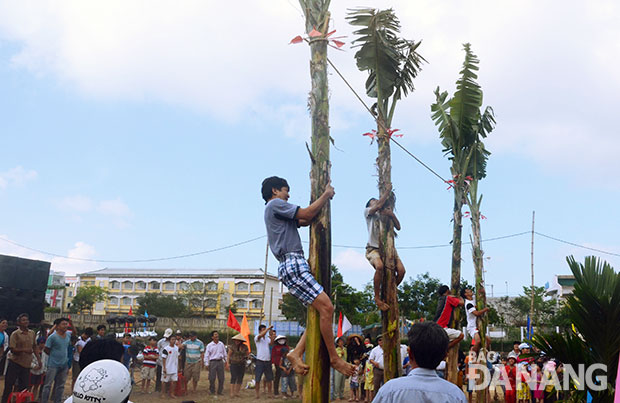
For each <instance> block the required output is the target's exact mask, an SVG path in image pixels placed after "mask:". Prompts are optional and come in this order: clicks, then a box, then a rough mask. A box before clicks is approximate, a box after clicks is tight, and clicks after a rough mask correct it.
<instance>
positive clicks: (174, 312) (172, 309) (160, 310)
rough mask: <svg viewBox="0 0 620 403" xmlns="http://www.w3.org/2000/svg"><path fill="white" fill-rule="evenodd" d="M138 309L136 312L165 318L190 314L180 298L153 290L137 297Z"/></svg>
mask: <svg viewBox="0 0 620 403" xmlns="http://www.w3.org/2000/svg"><path fill="white" fill-rule="evenodd" d="M137 302H138V309H137V310H136V313H138V314H144V311H147V312H148V313H149V315H155V316H161V317H165V318H183V317H188V316H190V311H189V309H188V308H187V306H186V305H185V304H184V303H183V300H182V299H179V298H175V297H174V296H172V295H163V294H159V293H154V292H147V293H146V294H144V295H141V296H139V297H138V299H137Z"/></svg>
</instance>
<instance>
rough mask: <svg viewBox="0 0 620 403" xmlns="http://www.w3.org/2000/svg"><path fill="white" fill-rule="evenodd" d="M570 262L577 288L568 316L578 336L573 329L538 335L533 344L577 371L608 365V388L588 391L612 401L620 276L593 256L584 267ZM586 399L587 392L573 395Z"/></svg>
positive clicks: (619, 340) (569, 301)
mask: <svg viewBox="0 0 620 403" xmlns="http://www.w3.org/2000/svg"><path fill="white" fill-rule="evenodd" d="M567 261H568V265H569V266H570V269H571V271H572V272H573V275H574V276H575V289H574V291H573V294H572V295H570V296H568V297H567V299H566V305H565V306H566V314H567V316H568V317H569V318H570V321H571V322H572V323H573V324H574V325H575V328H576V329H577V332H578V334H574V333H573V332H572V331H570V330H569V331H566V332H565V333H558V334H554V333H551V334H537V335H535V337H534V338H533V340H532V343H533V344H534V345H535V346H537V347H538V348H540V349H541V350H543V351H545V352H546V353H547V355H549V356H551V357H555V358H557V359H559V360H560V361H562V362H564V363H566V364H571V365H573V366H575V368H576V366H577V365H579V364H585V365H586V368H587V367H588V366H589V365H592V364H595V363H601V364H604V365H606V366H607V374H606V375H607V381H608V389H607V390H604V391H601V392H597V391H592V390H590V391H589V392H590V393H591V394H592V397H593V400H594V401H599V402H611V401H613V396H614V391H613V386H614V385H615V381H616V374H617V369H618V354H619V352H620V273H616V272H615V271H614V269H613V268H612V267H611V266H610V265H609V264H608V263H607V262H604V261H601V260H600V259H598V258H596V257H594V256H589V257H586V258H585V263H584V264H581V263H577V262H576V261H575V259H574V258H573V257H572V256H570V257H568V258H567ZM595 375H596V373H595ZM601 375H602V374H601ZM586 387H587V384H586ZM585 397H586V391H574V392H573V396H572V398H574V399H575V401H585Z"/></svg>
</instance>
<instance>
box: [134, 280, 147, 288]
mask: <svg viewBox="0 0 620 403" xmlns="http://www.w3.org/2000/svg"><path fill="white" fill-rule="evenodd" d="M136 290H146V283H145V282H144V281H138V282H137V283H136Z"/></svg>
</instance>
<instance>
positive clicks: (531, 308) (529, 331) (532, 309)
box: [527, 211, 536, 337]
mask: <svg viewBox="0 0 620 403" xmlns="http://www.w3.org/2000/svg"><path fill="white" fill-rule="evenodd" d="M535 218H536V212H535V211H532V249H531V261H532V289H531V294H532V295H531V297H530V328H529V329H528V330H527V331H528V333H529V335H530V337H532V329H534V219H535Z"/></svg>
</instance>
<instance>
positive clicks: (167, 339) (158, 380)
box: [155, 328, 172, 392]
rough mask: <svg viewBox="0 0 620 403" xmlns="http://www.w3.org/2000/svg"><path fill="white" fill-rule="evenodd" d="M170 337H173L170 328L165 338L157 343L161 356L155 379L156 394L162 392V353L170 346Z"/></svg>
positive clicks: (165, 333) (158, 359)
mask: <svg viewBox="0 0 620 403" xmlns="http://www.w3.org/2000/svg"><path fill="white" fill-rule="evenodd" d="M170 336H172V329H170V328H168V329H166V331H165V332H164V337H162V338H161V339H159V341H158V342H157V350H158V351H159V353H160V355H159V357H158V358H157V367H156V374H155V377H156V378H155V392H159V391H161V373H162V366H163V358H162V356H161V352H162V351H163V350H164V348H166V346H169V345H170Z"/></svg>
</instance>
